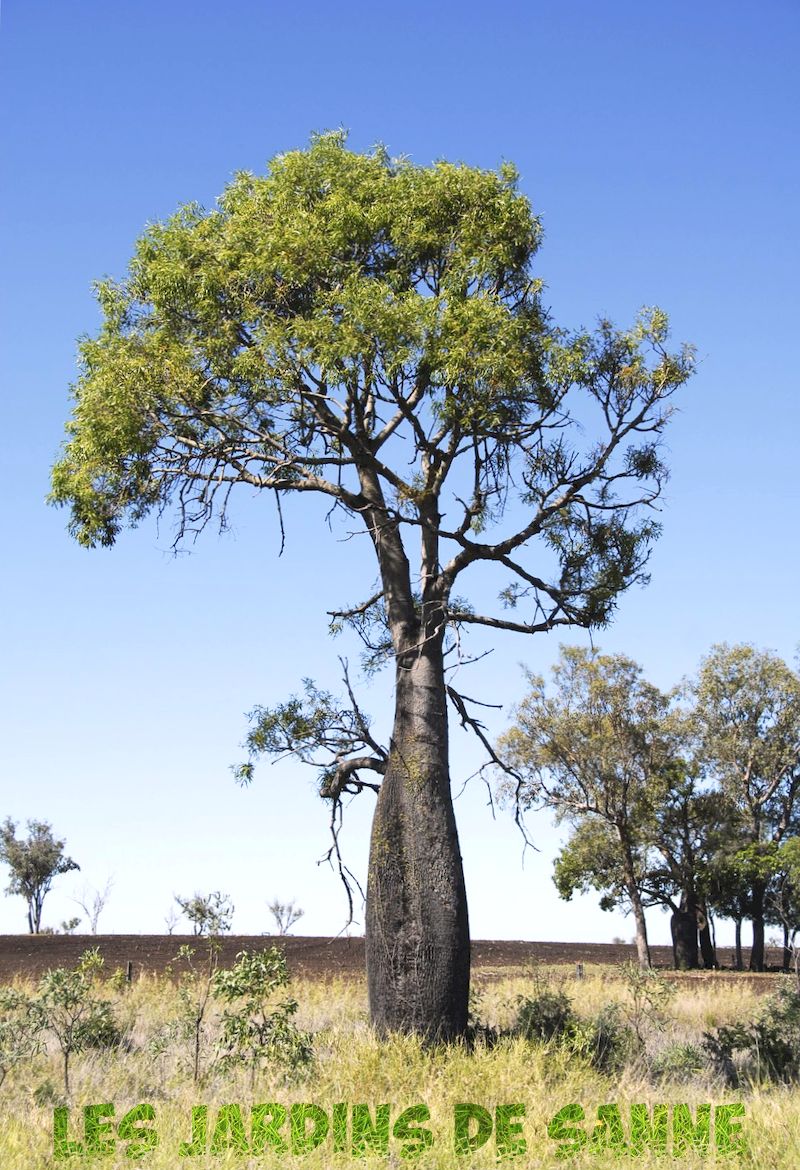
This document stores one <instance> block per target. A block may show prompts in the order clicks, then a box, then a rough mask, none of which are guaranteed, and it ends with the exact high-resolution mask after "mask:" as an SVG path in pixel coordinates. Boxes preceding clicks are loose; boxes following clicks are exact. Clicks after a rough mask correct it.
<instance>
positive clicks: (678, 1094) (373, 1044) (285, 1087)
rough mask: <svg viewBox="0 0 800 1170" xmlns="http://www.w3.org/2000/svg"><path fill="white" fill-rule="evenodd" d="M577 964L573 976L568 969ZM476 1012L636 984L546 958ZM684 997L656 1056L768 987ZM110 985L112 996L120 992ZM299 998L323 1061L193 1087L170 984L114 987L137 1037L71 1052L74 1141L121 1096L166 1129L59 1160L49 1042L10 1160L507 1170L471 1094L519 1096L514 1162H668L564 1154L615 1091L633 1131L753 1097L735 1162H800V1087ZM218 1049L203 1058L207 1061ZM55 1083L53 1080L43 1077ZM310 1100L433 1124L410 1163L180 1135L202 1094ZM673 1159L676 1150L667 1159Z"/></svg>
mask: <svg viewBox="0 0 800 1170" xmlns="http://www.w3.org/2000/svg"><path fill="white" fill-rule="evenodd" d="M565 972H568V974H565ZM474 983H475V991H476V1004H477V1008H478V1014H479V1016H480V1019H481V1021H482V1022H483V1023H485V1024H488V1025H490V1026H492V1027H496V1028H507V1027H509V1025H510V1024H511V1023H512V1021H513V1019H514V1016H515V1013H516V1011H517V1006H518V1001H519V998H520V997H521V996H525V995H530V994H531V993H532V989H534V987H536V986H538V987H541V986H543V985H547V986H550V987H553V988H558V987H562V986H563V988H564V990H566V991H567V992H568V994H569V995H570V996H571V998H572V1000H573V1003H574V1006H575V1009H576V1011H577V1012H578V1013H580V1014H581V1015H584V1016H592V1015H596V1013H597V1012H598V1011H599V1010H600V1009H601V1008H603V1007H604V1006H605V1005H606V1004H608V1003H609V1002H612V1001H613V1002H618V1003H621V1004H623V1005H624V1004H625V1003H626V996H627V992H626V985H625V982H624V980H623V979H622V978H621V977H620V974H619V972H617V971H614V970H611V969H607V968H606V969H604V968H600V967H594V968H592V967H588V966H587V968H586V973H585V978H583V979H582V980H576V979H575V978H574V976H573V973H572V969H571V968H570V969H567V968H560V969H559V968H551V969H541V968H540V969H538V970H536V971H527V972H520V973H519V974H518V975H514V976H512V977H497V976H496V975H494V974H492V973H491V972H479V973H478V974H477V975H476V978H475V980H474ZM675 983H676V992H675V995H674V997H673V999H672V1000H671V1002H670V1003H669V1005H668V1008H667V1012H668V1020H667V1023H666V1027H665V1029H664V1031H663V1032H660V1031H658V1030H657V1029H656V1028H654V1027H651V1026H650V1025H647V1026H648V1028H649V1031H648V1037H647V1039H648V1045H649V1047H650V1050H651V1052H655V1051H657V1049H658V1047H659V1046H663V1045H664V1044H665V1043H671V1042H673V1041H675V1040H680V1041H686V1042H695V1043H697V1042H699V1039H700V1036H701V1033H702V1032H703V1030H704V1029H707V1028H709V1027H715V1026H718V1025H720V1024H726V1023H733V1022H736V1021H743V1020H745V1021H746V1020H748V1019H751V1018H752V1017H753V1016H754V1014H755V1013H756V1011H757V1009H758V1004H759V1000H760V998H761V997H760V996H759V995H758V993H757V991H756V990H754V987H753V985H752V983H751V982H749V981H744V980H743V981H741V982H739V983H736V982H733V981H730V980H725V981H723V980H720V979H717V978H716V977H715V976H714V975H713V974H709V975H707V976H705V977H703V978H697V977H690V976H685V977H682V978H677V979H676V980H675ZM109 994H112V993H111V992H109ZM293 994H294V996H295V998H296V999H297V1000H298V1002H299V1005H300V1010H299V1013H298V1016H297V1017H296V1019H297V1023H298V1025H299V1026H300V1027H301V1028H304V1029H306V1030H308V1031H309V1032H311V1033H313V1037H314V1039H313V1043H314V1051H315V1060H314V1063H313V1065H312V1067H311V1068H310V1069H308V1070H307V1071H306V1072H305V1073H300V1074H287V1073H285V1072H283V1071H282V1070H280V1069H274V1070H272V1071H270V1072H268V1073H264V1074H259V1076H258V1078H257V1080H256V1082H255V1085H254V1086H252V1087H251V1084H250V1082H249V1077H248V1074H247V1073H246V1072H244V1071H243V1072H237V1073H235V1074H230V1075H228V1076H226V1077H222V1076H221V1075H211V1076H209V1077H208V1078H207V1080H206V1081H205V1082H204V1083H203V1084H201V1085H199V1086H196V1085H194V1084H193V1083H192V1080H191V1075H190V1073H189V1071H188V1067H187V1055H188V1053H187V1050H186V1048H185V1046H181V1045H180V1044H174V1045H172V1046H171V1047H169V1048H168V1049H167V1051H165V1052H164V1053H163V1054H161V1055H158V1056H155V1055H153V1054H152V1053H151V1052H150V1051H149V1050H148V1042H149V1039H150V1038H151V1037H152V1036H153V1035H154V1034H155V1033H156V1032H157V1031H158V1030H159V1028H160V1027H162V1026H163V1025H164V1024H166V1023H167V1022H168V1021H169V1020H170V1019H171V1018H174V1016H175V1013H176V1007H177V1000H176V992H175V988H174V987H173V986H172V985H171V984H169V983H167V982H166V981H164V980H161V979H156V978H152V977H151V978H142V979H140V980H139V981H138V982H137V983H135V984H134V985H133V986H132V987H131V988H129V989H127V990H125V991H122V992H118V993H114V998H115V1002H116V1007H117V1018H118V1019H119V1020H120V1021H121V1022H122V1024H123V1025H124V1029H125V1031H126V1035H127V1037H128V1039H129V1044H128V1046H127V1047H128V1050H127V1051H122V1052H118V1051H111V1052H97V1051H94V1052H87V1053H84V1054H81V1055H78V1056H76V1057H75V1058H74V1063H73V1066H72V1073H71V1081H72V1086H71V1088H72V1092H71V1099H70V1101H69V1106H70V1111H71V1112H70V1130H69V1136H70V1138H71V1139H73V1140H76V1139H79V1138H80V1137H81V1124H82V1112H81V1111H82V1107H83V1106H85V1105H89V1104H93V1103H94V1104H96V1103H101V1102H111V1103H113V1104H114V1107H115V1116H116V1119H117V1121H118V1120H119V1118H120V1117H121V1116H122V1115H123V1114H124V1113H125V1112H126V1111H127V1110H128V1109H130V1108H131V1107H132V1106H134V1105H136V1104H137V1103H139V1102H142V1101H146V1102H150V1103H152V1105H153V1106H154V1108H155V1113H156V1120H155V1122H154V1128H156V1130H157V1132H158V1134H159V1146H158V1148H157V1149H155V1150H152V1151H150V1152H148V1153H146V1154H143V1155H142V1156H141V1157H140V1158H137V1159H131V1158H129V1157H126V1154H125V1150H126V1145H127V1144H126V1143H125V1142H119V1141H118V1142H117V1149H116V1152H115V1153H114V1154H113V1155H107V1156H102V1155H98V1156H94V1157H91V1158H87V1157H83V1156H74V1157H71V1158H69V1159H68V1160H65V1161H61V1162H56V1161H54V1157H53V1132H52V1131H53V1108H54V1106H55V1105H58V1104H61V1103H63V1100H62V1094H63V1084H62V1082H61V1069H60V1061H59V1056H58V1052H57V1050H56V1049H55V1048H53V1047H52V1045H50V1046H49V1050H48V1051H47V1052H46V1053H44V1054H42V1055H41V1056H39V1057H37V1058H36V1059H35V1060H34V1061H32V1062H29V1063H27V1064H23V1065H20V1066H18V1067H17V1068H15V1069H12V1070H11V1072H10V1073H9V1074H8V1076H7V1077H6V1079H5V1081H4V1083H3V1084H2V1086H0V1170H41V1168H44V1167H54V1166H59V1165H64V1166H70V1167H75V1168H76V1170H82V1168H83V1167H84V1166H87V1167H88V1166H92V1167H94V1168H95V1170H97V1168H98V1167H102V1168H105V1167H108V1168H109V1170H112V1168H116V1167H122V1166H128V1167H130V1166H141V1167H142V1168H143V1170H178V1167H181V1166H186V1167H203V1168H205V1167H218V1168H225V1167H235V1168H236V1170H245V1168H247V1167H255V1166H259V1167H278V1166H285V1167H291V1166H298V1167H300V1166H302V1167H308V1168H309V1170H322V1168H323V1167H342V1170H345V1168H346V1167H356V1166H363V1167H365V1168H366V1170H371V1168H372V1167H376V1166H381V1167H398V1166H401V1165H412V1166H417V1167H419V1168H420V1170H445V1168H446V1170H454V1168H455V1167H458V1166H463V1167H466V1168H468V1170H482V1168H484V1167H490V1166H496V1165H497V1164H498V1162H497V1151H496V1149H495V1144H494V1141H493V1140H490V1141H489V1142H487V1144H486V1145H485V1146H483V1147H482V1148H481V1149H480V1150H478V1151H476V1152H474V1153H471V1154H468V1155H464V1156H458V1155H457V1154H456V1153H455V1152H454V1149H453V1109H454V1106H455V1105H456V1104H457V1103H459V1102H461V1103H463V1102H473V1103H475V1104H478V1105H481V1106H483V1107H484V1108H486V1109H487V1110H489V1112H490V1114H491V1115H492V1118H493V1119H494V1115H495V1109H496V1106H498V1105H503V1104H515V1103H518V1104H523V1105H524V1106H525V1116H524V1119H523V1121H522V1124H523V1135H522V1136H524V1139H525V1142H526V1145H527V1149H526V1152H525V1153H524V1155H520V1156H518V1157H516V1158H514V1159H513V1160H512V1161H510V1162H508V1163H505V1164H507V1165H512V1166H514V1167H517V1166H518V1167H520V1168H524V1170H528V1168H529V1167H530V1168H532V1167H546V1166H547V1167H549V1166H557V1165H567V1166H570V1167H572V1166H574V1167H576V1170H578V1168H582V1167H587V1166H592V1167H597V1168H598V1170H604V1168H605V1167H610V1166H612V1165H613V1166H615V1167H619V1166H620V1164H623V1165H628V1164H630V1165H632V1166H634V1167H635V1166H641V1167H648V1166H651V1165H652V1166H655V1165H659V1166H662V1167H663V1166H664V1165H665V1164H666V1162H665V1159H664V1157H663V1156H662V1157H658V1156H657V1155H656V1154H654V1153H653V1152H646V1153H643V1154H638V1155H628V1156H627V1157H625V1158H623V1159H622V1160H621V1159H620V1158H619V1157H618V1156H616V1155H615V1154H614V1153H613V1151H611V1152H609V1151H605V1152H604V1151H599V1152H586V1151H584V1152H582V1153H580V1154H579V1155H577V1156H574V1157H571V1158H569V1159H567V1160H559V1159H558V1158H557V1156H556V1154H557V1149H558V1145H557V1143H556V1142H555V1141H554V1140H552V1139H551V1138H549V1137H548V1135H547V1124H548V1121H550V1120H551V1119H552V1118H553V1117H554V1116H555V1114H556V1113H557V1112H558V1111H559V1110H560V1109H561V1108H562V1107H563V1106H565V1105H568V1104H570V1103H573V1102H574V1103H579V1104H581V1105H582V1106H583V1108H584V1110H585V1113H586V1115H587V1118H589V1122H588V1123H587V1125H586V1128H590V1127H591V1124H593V1123H594V1121H595V1111H596V1109H597V1107H598V1106H599V1105H603V1104H607V1103H609V1102H617V1103H619V1105H620V1110H621V1116H622V1119H623V1123H624V1125H625V1126H626V1127H627V1125H628V1120H629V1113H628V1111H629V1108H630V1105H631V1104H632V1103H637V1102H641V1103H646V1104H647V1105H648V1106H651V1107H652V1106H653V1105H654V1104H656V1103H658V1102H665V1103H668V1104H670V1105H674V1104H675V1103H688V1104H689V1105H691V1106H692V1109H693V1110H696V1107H697V1106H698V1105H700V1104H703V1103H709V1104H711V1105H712V1106H719V1105H722V1104H726V1103H733V1102H742V1103H743V1104H744V1107H745V1117H744V1120H743V1127H742V1128H743V1132H744V1133H745V1134H746V1139H747V1149H746V1151H745V1152H744V1153H742V1154H739V1155H735V1156H734V1163H735V1164H736V1165H740V1166H743V1167H759V1168H764V1170H767V1168H769V1170H772V1168H775V1170H790V1168H791V1170H795V1168H796V1167H797V1165H798V1164H800V1093H798V1091H797V1090H795V1089H786V1088H782V1087H777V1086H773V1087H769V1088H762V1089H758V1090H750V1091H734V1090H731V1089H730V1088H728V1087H726V1086H725V1085H723V1084H722V1083H721V1082H720V1081H718V1080H715V1078H714V1077H713V1076H712V1075H711V1074H710V1073H708V1072H707V1071H705V1072H703V1073H701V1074H700V1075H695V1076H693V1077H690V1078H689V1079H688V1080H687V1079H684V1080H683V1081H671V1082H664V1081H662V1082H658V1081H654V1079H653V1077H652V1074H651V1073H649V1072H648V1069H647V1067H646V1066H645V1065H644V1064H643V1063H642V1062H638V1063H637V1062H634V1063H632V1064H631V1065H629V1066H628V1067H627V1069H626V1071H624V1072H623V1073H622V1074H621V1075H619V1076H615V1077H613V1078H610V1077H608V1076H604V1075H602V1074H601V1073H599V1072H597V1071H596V1070H593V1069H592V1068H590V1067H589V1066H588V1065H587V1064H586V1063H585V1062H583V1061H581V1060H579V1059H577V1058H575V1057H574V1056H570V1054H569V1053H568V1051H567V1050H566V1049H565V1047H564V1046H561V1045H559V1044H557V1043H555V1042H550V1043H546V1044H545V1043H533V1042H527V1041H524V1040H522V1039H519V1038H517V1039H504V1040H501V1041H500V1042H499V1043H498V1044H497V1045H496V1046H494V1047H487V1046H485V1045H483V1044H478V1045H477V1046H476V1047H475V1048H473V1049H472V1050H468V1049H467V1048H465V1047H451V1048H449V1049H441V1048H434V1049H425V1048H424V1047H423V1046H422V1045H420V1043H419V1042H417V1041H416V1040H414V1039H413V1038H410V1037H395V1038H393V1039H390V1040H383V1041H381V1040H379V1039H377V1038H376V1037H375V1035H374V1034H373V1033H372V1031H371V1029H370V1027H369V1024H368V1017H367V1003H366V991H365V987H364V984H363V981H358V980H338V981H337V980H334V981H330V982H319V981H298V982H296V983H295V984H294V986H293ZM206 1059H208V1057H207V1058H206ZM48 1085H49V1088H48ZM264 1102H278V1103H280V1104H282V1105H284V1106H286V1107H287V1108H288V1107H289V1106H290V1105H291V1104H292V1103H297V1102H312V1103H315V1104H317V1105H319V1106H321V1107H322V1109H323V1110H325V1111H326V1113H327V1114H328V1115H329V1117H330V1116H331V1111H332V1107H333V1105H334V1104H335V1103H337V1102H347V1103H350V1104H351V1105H352V1104H358V1103H363V1104H367V1105H369V1106H370V1108H371V1109H372V1111H373V1114H374V1110H375V1107H376V1106H378V1105H381V1104H384V1103H386V1104H389V1105H391V1106H392V1109H391V1115H390V1118H391V1124H392V1125H394V1122H395V1120H396V1118H397V1117H398V1116H399V1114H400V1113H401V1112H402V1111H403V1110H404V1109H406V1108H408V1107H409V1106H413V1105H415V1104H419V1103H424V1104H426V1105H427V1106H428V1107H429V1109H430V1114H431V1117H430V1121H429V1122H426V1123H425V1125H426V1128H429V1129H430V1130H431V1132H432V1134H433V1138H434V1140H433V1145H432V1147H431V1148H430V1149H429V1150H428V1151H426V1152H425V1153H423V1154H422V1155H421V1156H419V1157H418V1158H415V1159H410V1160H409V1159H405V1158H401V1156H400V1150H401V1147H402V1142H401V1141H399V1140H396V1139H394V1138H391V1139H390V1143H389V1153H388V1156H384V1155H375V1154H370V1155H368V1156H366V1157H353V1156H352V1152H350V1153H347V1154H335V1153H334V1152H333V1151H332V1146H331V1140H330V1139H328V1140H326V1142H325V1143H323V1145H321V1146H320V1147H319V1148H318V1149H316V1150H314V1151H312V1152H310V1153H307V1154H293V1153H292V1152H291V1151H289V1152H286V1153H284V1154H276V1153H274V1152H271V1153H267V1154H263V1155H259V1156H257V1157H254V1156H251V1155H249V1154H245V1153H242V1152H239V1151H236V1150H233V1151H229V1152H227V1153H220V1154H217V1155H214V1156H212V1155H210V1154H209V1155H206V1156H193V1157H182V1156H180V1155H179V1146H180V1143H181V1142H183V1141H186V1140H187V1139H188V1137H189V1129H190V1125H189V1121H190V1115H191V1108H192V1106H193V1105H199V1104H205V1105H207V1106H208V1107H209V1115H210V1117H211V1122H212V1126H213V1122H214V1119H215V1118H216V1117H217V1115H218V1109H219V1107H220V1106H222V1105H225V1104H231V1103H236V1104H239V1105H241V1106H242V1112H243V1117H244V1120H245V1123H246V1124H248V1123H249V1110H250V1107H251V1106H252V1105H254V1104H258V1103H264ZM723 1162H724V1163H725V1164H731V1158H728V1159H727V1161H725V1160H724V1159H720V1158H718V1157H717V1156H716V1155H715V1154H714V1152H713V1150H712V1152H710V1153H709V1154H708V1156H706V1157H703V1156H701V1155H700V1154H698V1153H696V1152H687V1153H684V1154H681V1155H680V1161H679V1162H678V1165H680V1166H685V1167H687V1170H688V1168H690V1167H694V1166H701V1165H705V1166H708V1165H714V1164H722V1163H723ZM669 1163H670V1164H675V1159H673V1158H670V1159H669Z"/></svg>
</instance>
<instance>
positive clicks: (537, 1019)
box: [514, 988, 575, 1040]
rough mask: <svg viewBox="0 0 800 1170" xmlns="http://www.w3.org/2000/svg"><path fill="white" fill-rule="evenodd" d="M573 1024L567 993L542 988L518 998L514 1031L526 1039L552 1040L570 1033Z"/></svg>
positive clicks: (573, 1015)
mask: <svg viewBox="0 0 800 1170" xmlns="http://www.w3.org/2000/svg"><path fill="white" fill-rule="evenodd" d="M574 1024H575V1013H574V1012H573V1010H572V1002H571V1000H570V998H569V996H568V995H567V993H566V992H565V991H552V990H550V989H548V988H543V989H541V990H539V991H537V992H536V993H535V994H534V995H532V996H527V997H524V998H522V999H520V1001H519V1011H518V1013H517V1021H516V1027H515V1029H514V1031H515V1032H516V1033H517V1035H519V1036H523V1037H524V1038H525V1039H526V1040H553V1039H557V1038H558V1037H561V1036H565V1035H567V1034H568V1033H570V1032H571V1030H572V1028H573V1025H574Z"/></svg>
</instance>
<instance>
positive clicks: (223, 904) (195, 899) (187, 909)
mask: <svg viewBox="0 0 800 1170" xmlns="http://www.w3.org/2000/svg"><path fill="white" fill-rule="evenodd" d="M175 901H176V902H177V903H178V905H179V906H180V908H181V913H182V914H183V916H184V917H185V918H188V920H189V921H190V922H191V924H192V934H194V935H199V936H201V937H203V938H214V937H216V936H218V935H220V934H227V932H228V931H229V930H230V928H231V921H232V919H233V911H234V905H233V902H232V901H231V899H230V897H229V896H228V895H227V894H223V893H222V892H221V891H220V890H212V891H211V893H210V894H198V893H194V894H192V896H191V898H181V897H179V896H178V895H177V894H176V895H175ZM170 933H172V932H170Z"/></svg>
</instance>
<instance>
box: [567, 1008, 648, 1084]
mask: <svg viewBox="0 0 800 1170" xmlns="http://www.w3.org/2000/svg"><path fill="white" fill-rule="evenodd" d="M569 1039H570V1047H571V1048H572V1051H573V1052H574V1053H575V1054H576V1056H581V1057H583V1058H584V1060H586V1061H588V1063H589V1064H590V1065H591V1066H592V1068H596V1069H597V1070H598V1072H602V1073H607V1074H611V1073H616V1072H619V1071H620V1070H621V1069H622V1068H624V1066H625V1065H626V1064H627V1063H628V1061H630V1060H632V1059H633V1058H634V1057H636V1056H638V1055H639V1054H640V1053H641V1050H642V1049H641V1044H640V1042H639V1040H638V1038H637V1036H636V1033H635V1032H634V1030H633V1029H632V1028H631V1027H629V1025H628V1024H626V1023H625V1021H624V1020H623V1019H622V1013H621V1009H620V1006H619V1004H616V1003H609V1004H606V1006H605V1007H604V1008H602V1009H601V1010H600V1011H599V1012H598V1013H597V1015H596V1016H590V1017H589V1018H588V1019H580V1020H576V1021H575V1023H574V1025H573V1027H572V1029H571V1036H570V1038H569Z"/></svg>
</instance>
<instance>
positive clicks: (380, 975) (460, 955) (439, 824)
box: [366, 637, 470, 1040]
mask: <svg viewBox="0 0 800 1170" xmlns="http://www.w3.org/2000/svg"><path fill="white" fill-rule="evenodd" d="M396 687H397V695H396V708H395V723H394V732H393V735H392V740H391V743H390V747H389V759H388V762H387V766H386V772H385V774H384V778H383V782H382V784H381V788H380V793H379V796H378V803H377V807H376V810H375V817H374V820H373V824H372V837H371V843H370V861H369V876H368V884H367V911H366V948H367V982H368V987H369V1002H370V1015H371V1018H372V1022H373V1024H374V1025H375V1026H376V1027H377V1028H378V1030H379V1031H381V1032H386V1031H390V1030H402V1031H412V1032H416V1033H420V1034H422V1035H424V1036H425V1037H427V1038H428V1039H431V1040H449V1039H452V1038H454V1037H457V1036H460V1035H463V1033H464V1030H465V1028H466V1024H467V1009H468V1000H469V962H470V953H469V925H468V920H467V898H466V891H465V887H464V875H463V870H462V866H461V854H460V851H459V845H458V833H457V830H456V821H455V815H454V813H453V802H452V797H451V792H450V775H449V768H448V736H447V709H446V692H445V685H444V672H443V662H442V647H441V638H440V637H433V638H429V639H427V640H424V641H423V642H422V645H421V646H419V647H418V648H416V649H411V650H410V651H409V652H408V653H407V654H400V655H398V658H397V668H396Z"/></svg>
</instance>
